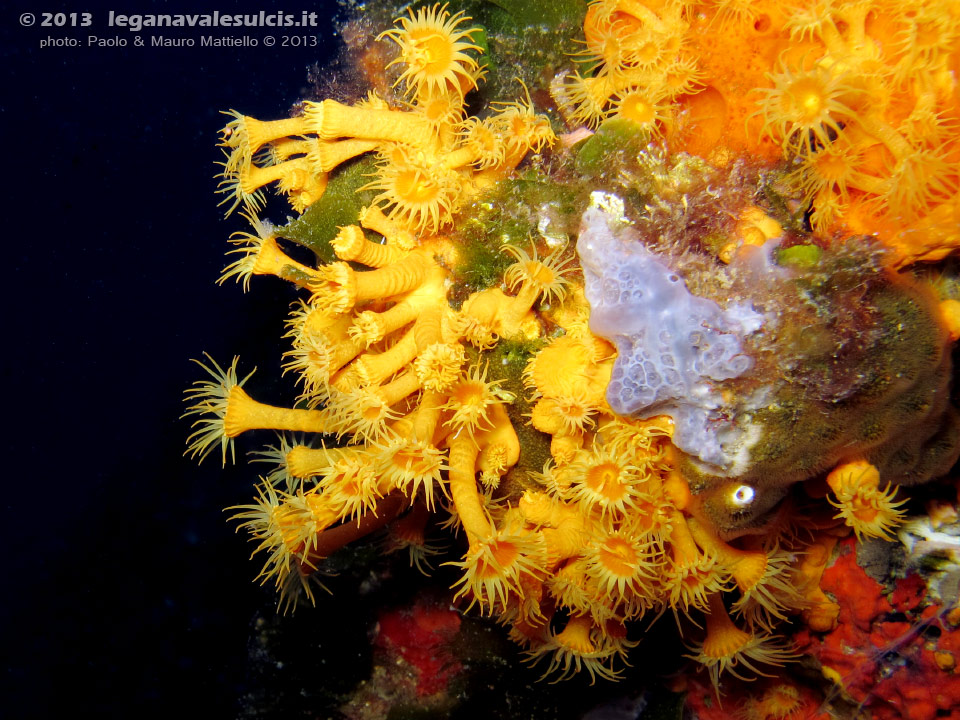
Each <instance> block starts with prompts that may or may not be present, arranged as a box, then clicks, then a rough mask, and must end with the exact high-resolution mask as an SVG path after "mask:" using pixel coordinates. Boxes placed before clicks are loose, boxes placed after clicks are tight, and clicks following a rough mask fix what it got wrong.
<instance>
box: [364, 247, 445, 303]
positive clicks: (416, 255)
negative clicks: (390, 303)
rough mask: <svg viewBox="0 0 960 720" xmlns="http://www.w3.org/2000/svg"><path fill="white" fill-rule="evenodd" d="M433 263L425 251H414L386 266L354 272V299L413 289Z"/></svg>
mask: <svg viewBox="0 0 960 720" xmlns="http://www.w3.org/2000/svg"><path fill="white" fill-rule="evenodd" d="M433 265H434V263H433V261H432V260H431V259H430V258H429V257H428V256H427V255H426V254H425V253H423V252H421V251H414V252H411V253H410V254H409V255H407V256H406V257H405V258H403V259H402V260H400V261H399V262H397V263H394V264H392V265H389V266H387V267H383V268H379V269H377V270H370V271H369V272H361V273H356V280H355V281H356V287H357V294H356V301H357V302H359V301H363V300H373V299H375V298H388V297H393V296H395V295H399V294H400V293H405V292H407V291H409V290H413V289H414V288H415V287H417V286H418V285H420V284H421V283H422V282H423V281H424V279H425V278H426V277H427V274H428V272H429V271H430V270H431V266H433Z"/></svg>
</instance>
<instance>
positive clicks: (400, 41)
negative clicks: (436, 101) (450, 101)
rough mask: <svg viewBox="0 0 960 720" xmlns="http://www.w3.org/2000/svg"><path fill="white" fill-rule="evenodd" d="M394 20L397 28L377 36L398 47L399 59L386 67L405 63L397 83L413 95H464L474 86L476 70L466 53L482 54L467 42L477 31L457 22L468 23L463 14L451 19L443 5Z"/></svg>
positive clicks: (476, 76) (422, 9)
mask: <svg viewBox="0 0 960 720" xmlns="http://www.w3.org/2000/svg"><path fill="white" fill-rule="evenodd" d="M409 13H410V16H409V17H403V18H400V19H399V20H397V23H398V24H399V25H400V27H399V28H393V29H391V30H387V31H386V32H384V33H381V35H380V37H381V38H383V37H387V38H390V39H391V40H393V41H394V42H395V43H397V45H398V46H399V48H400V57H399V58H397V59H396V60H393V61H392V62H391V63H390V64H391V65H394V64H396V63H404V64H406V66H407V67H406V68H405V69H404V70H403V72H402V73H401V74H400V77H399V79H398V80H397V83H401V82H403V83H406V85H407V87H408V90H409V91H410V92H412V93H413V94H416V95H423V96H431V95H434V94H437V93H444V92H451V91H453V92H457V93H460V94H464V93H466V92H467V91H468V90H470V89H472V88H474V87H476V85H477V78H478V77H479V72H480V68H479V65H478V63H477V61H476V60H475V59H474V58H473V57H472V56H470V55H468V54H467V51H469V50H473V51H476V52H482V50H481V49H480V47H478V46H477V45H475V44H473V43H472V42H470V41H471V40H472V37H471V36H472V35H473V33H475V32H478V29H477V28H470V29H468V30H461V29H460V28H459V26H460V25H461V23H464V22H467V21H469V20H470V19H471V18H469V17H466V16H465V15H464V14H463V12H458V13H456V14H455V15H453V16H451V15H450V13H448V12H447V5H446V4H445V5H443V6H442V7H441V6H440V5H439V3H438V4H436V5H434V6H433V7H430V8H420V10H419V11H418V12H417V13H416V14H414V11H413V10H412V9H410V10H409Z"/></svg>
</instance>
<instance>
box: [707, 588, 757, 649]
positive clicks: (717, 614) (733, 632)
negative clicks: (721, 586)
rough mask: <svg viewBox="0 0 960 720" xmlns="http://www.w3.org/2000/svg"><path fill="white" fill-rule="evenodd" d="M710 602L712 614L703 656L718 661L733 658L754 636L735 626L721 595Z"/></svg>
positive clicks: (708, 621) (711, 598)
mask: <svg viewBox="0 0 960 720" xmlns="http://www.w3.org/2000/svg"><path fill="white" fill-rule="evenodd" d="M708 602H709V605H710V612H709V614H708V615H707V637H706V639H705V640H704V641H703V654H704V655H706V656H707V657H709V658H714V659H716V660H723V659H725V658H733V657H734V656H735V655H736V654H737V653H739V652H740V651H741V650H742V649H743V648H744V647H745V646H746V645H747V643H748V642H749V641H750V640H751V639H752V637H753V636H752V635H751V634H750V633H747V632H744V631H743V630H741V629H740V628H738V627H737V626H736V625H734V624H733V620H731V619H730V615H729V613H728V612H727V609H726V608H725V607H724V606H723V599H722V597H721V595H720V593H713V594H712V595H710V597H709V599H708Z"/></svg>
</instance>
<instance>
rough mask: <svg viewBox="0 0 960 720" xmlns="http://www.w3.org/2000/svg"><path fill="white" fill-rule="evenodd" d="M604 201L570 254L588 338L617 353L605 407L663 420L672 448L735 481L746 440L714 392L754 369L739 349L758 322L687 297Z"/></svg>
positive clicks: (748, 313)
mask: <svg viewBox="0 0 960 720" xmlns="http://www.w3.org/2000/svg"><path fill="white" fill-rule="evenodd" d="M606 198H607V200H606V201H604V199H603V198H600V202H597V199H598V198H595V202H594V203H593V204H592V205H591V206H590V208H588V209H587V211H586V212H585V213H584V214H583V218H582V222H581V227H580V237H579V240H578V241H577V251H578V252H579V254H580V260H581V264H582V265H583V274H584V280H585V284H586V288H585V290H586V296H587V300H588V301H589V302H590V329H591V330H592V331H593V332H594V333H596V334H597V335H600V336H601V337H604V338H606V339H608V340H609V341H611V342H612V343H614V344H615V345H616V347H617V351H618V357H617V360H616V364H615V365H614V370H613V376H612V378H611V381H610V384H609V386H608V387H607V402H608V403H609V404H610V407H611V409H612V410H613V411H614V412H615V413H617V414H619V415H624V416H630V417H637V418H646V417H652V416H654V415H669V416H671V417H672V418H673V421H674V435H673V443H674V444H675V445H676V446H677V447H678V448H680V449H681V450H683V451H684V452H686V453H689V454H690V455H693V456H694V457H698V458H699V459H700V460H702V461H703V462H706V463H709V464H711V465H713V466H716V468H715V469H716V470H717V471H719V472H721V473H723V474H726V473H728V472H733V471H735V467H734V466H736V465H739V464H741V463H742V462H744V461H746V459H747V458H746V457H745V456H744V455H745V453H746V451H747V449H748V448H747V447H746V445H749V444H750V443H749V438H747V437H746V435H749V433H748V432H747V428H744V427H742V426H741V425H740V424H739V423H738V422H737V420H736V411H735V408H733V407H725V403H724V400H723V397H722V394H721V392H720V387H719V385H718V384H719V383H720V382H721V381H724V380H728V379H730V378H736V377H739V376H740V375H742V374H743V373H745V372H747V371H748V370H750V368H751V367H753V359H752V358H751V357H750V356H749V355H747V354H745V353H744V349H743V343H742V341H743V338H744V337H745V336H746V335H748V334H749V333H751V332H754V331H756V330H757V329H758V328H759V327H760V326H761V325H762V323H763V316H762V315H760V314H759V313H757V312H756V311H754V310H753V309H752V308H751V307H750V306H749V305H746V304H737V305H731V306H730V307H728V308H726V309H723V308H721V307H720V306H719V305H718V304H717V303H716V302H714V301H713V300H710V299H708V298H704V297H698V296H696V295H693V294H691V293H690V291H689V290H688V289H687V286H686V284H685V283H684V281H683V278H681V277H680V276H679V275H678V274H677V273H676V272H675V271H674V270H673V269H671V267H670V266H669V265H668V264H667V260H668V258H667V257H665V256H658V255H656V254H655V253H653V252H651V251H650V250H648V249H647V248H646V246H645V245H644V244H643V243H642V242H641V240H640V237H639V235H638V233H637V232H636V231H635V230H633V229H631V228H630V227H628V226H626V225H625V224H624V221H623V219H622V215H617V214H616V213H614V212H611V211H610V210H609V209H608V208H609V203H610V200H609V196H606Z"/></svg>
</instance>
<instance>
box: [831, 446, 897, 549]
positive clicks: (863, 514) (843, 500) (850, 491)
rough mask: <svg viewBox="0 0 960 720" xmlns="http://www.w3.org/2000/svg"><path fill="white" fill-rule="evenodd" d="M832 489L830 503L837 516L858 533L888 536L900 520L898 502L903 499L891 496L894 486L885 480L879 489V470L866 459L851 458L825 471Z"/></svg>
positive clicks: (863, 535) (870, 535) (895, 492)
mask: <svg viewBox="0 0 960 720" xmlns="http://www.w3.org/2000/svg"><path fill="white" fill-rule="evenodd" d="M827 484H828V485H829V486H830V489H831V490H833V493H834V498H835V499H831V500H830V503H831V504H832V505H833V506H834V507H836V508H837V509H838V510H839V511H840V512H839V513H837V517H838V518H842V519H843V521H844V522H845V523H846V524H847V525H849V526H850V527H851V528H853V531H854V532H855V533H856V534H857V537H858V538H859V537H882V538H887V539H889V538H891V537H892V534H891V531H892V530H893V529H894V528H896V527H897V526H898V525H899V524H900V523H901V522H902V520H903V516H904V511H903V510H902V509H900V506H901V505H903V504H904V503H906V500H899V501H897V500H894V497H895V496H896V494H897V491H896V489H895V488H891V487H890V484H889V483H888V484H887V486H886V488H884V489H880V472H879V470H877V468H875V467H874V466H873V465H871V464H870V463H868V462H866V461H865V460H854V461H851V462H846V463H843V464H841V465H838V466H837V467H835V468H834V469H833V470H832V471H831V472H830V473H829V474H828V475H827Z"/></svg>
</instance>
